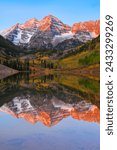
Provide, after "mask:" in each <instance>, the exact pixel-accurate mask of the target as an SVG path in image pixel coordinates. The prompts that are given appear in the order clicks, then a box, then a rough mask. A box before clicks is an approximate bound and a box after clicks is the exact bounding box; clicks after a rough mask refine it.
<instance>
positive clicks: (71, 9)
mask: <svg viewBox="0 0 117 150" xmlns="http://www.w3.org/2000/svg"><path fill="white" fill-rule="evenodd" d="M49 14H51V15H54V16H56V17H58V18H59V19H60V20H61V21H63V22H64V23H66V24H69V25H72V24H73V23H76V22H79V21H87V20H96V19H99V17H100V0H0V19H1V20H0V30H1V29H5V28H8V27H10V26H12V25H14V24H16V23H23V22H25V21H27V20H28V19H30V18H37V19H39V20H41V19H42V18H43V17H44V16H47V15H49Z"/></svg>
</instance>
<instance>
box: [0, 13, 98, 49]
mask: <svg viewBox="0 0 117 150" xmlns="http://www.w3.org/2000/svg"><path fill="white" fill-rule="evenodd" d="M99 24H100V23H99V21H90V22H85V23H76V24H74V25H73V26H72V27H70V26H68V25H66V24H64V23H63V22H61V21H60V20H59V19H58V18H56V17H54V16H52V15H49V16H46V17H44V18H43V19H42V20H40V21H39V20H37V19H36V18H32V19H30V20H28V21H26V22H25V23H24V24H19V23H18V24H16V25H14V26H12V27H11V28H9V29H6V30H3V31H0V35H2V36H3V37H5V38H6V39H8V40H10V41H11V42H13V43H14V44H15V45H20V46H23V47H28V48H31V49H36V48H38V49H39V48H40V49H52V48H55V47H56V46H57V45H58V44H59V45H60V43H61V44H63V42H64V41H65V40H69V39H72V40H75V41H76V40H77V43H78V41H80V42H86V41H88V40H91V39H92V38H94V37H97V36H98V35H99Z"/></svg>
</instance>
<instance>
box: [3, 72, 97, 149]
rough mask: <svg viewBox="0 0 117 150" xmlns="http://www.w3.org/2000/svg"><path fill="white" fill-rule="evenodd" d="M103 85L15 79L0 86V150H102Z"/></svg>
mask: <svg viewBox="0 0 117 150" xmlns="http://www.w3.org/2000/svg"><path fill="white" fill-rule="evenodd" d="M99 87H100V82H99V81H98V80H94V79H89V78H84V77H79V76H73V75H65V74H64V75H62V74H60V73H55V74H54V75H53V74H49V75H43V76H37V75H31V74H28V73H27V74H26V73H22V74H21V73H20V74H16V75H14V76H10V77H7V78H4V79H1V80H0V150H65V149H66V150H99V149H100V95H99V91H100V89H99Z"/></svg>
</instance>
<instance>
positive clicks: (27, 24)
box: [20, 18, 39, 28]
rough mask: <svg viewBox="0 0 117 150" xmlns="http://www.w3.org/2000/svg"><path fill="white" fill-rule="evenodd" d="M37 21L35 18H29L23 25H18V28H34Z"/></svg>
mask: <svg viewBox="0 0 117 150" xmlns="http://www.w3.org/2000/svg"><path fill="white" fill-rule="evenodd" d="M38 23H39V21H38V20H37V19H36V18H31V19H29V20H28V21H26V22H25V23H24V24H21V25H20V28H35V27H37V24H38Z"/></svg>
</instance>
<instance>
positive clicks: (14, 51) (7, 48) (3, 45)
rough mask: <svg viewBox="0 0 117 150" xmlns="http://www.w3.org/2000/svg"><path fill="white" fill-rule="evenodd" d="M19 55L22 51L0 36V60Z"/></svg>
mask: <svg viewBox="0 0 117 150" xmlns="http://www.w3.org/2000/svg"><path fill="white" fill-rule="evenodd" d="M20 53H22V50H21V49H20V48H19V47H18V46H15V45H14V44H13V43H12V42H10V41H9V40H7V39H5V38H4V37H2V36H0V58H8V57H10V56H11V57H13V56H17V55H19V54H20Z"/></svg>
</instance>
